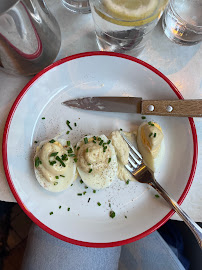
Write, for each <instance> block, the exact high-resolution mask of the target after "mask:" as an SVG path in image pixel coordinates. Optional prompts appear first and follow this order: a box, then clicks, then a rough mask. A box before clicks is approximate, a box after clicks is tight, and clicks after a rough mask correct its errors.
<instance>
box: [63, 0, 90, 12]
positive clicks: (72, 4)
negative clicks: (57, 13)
mask: <svg viewBox="0 0 202 270" xmlns="http://www.w3.org/2000/svg"><path fill="white" fill-rule="evenodd" d="M62 3H63V5H64V6H65V7H66V8H68V9H69V10H70V11H72V12H75V13H83V14H85V13H89V12H90V5H89V1H88V0H62Z"/></svg>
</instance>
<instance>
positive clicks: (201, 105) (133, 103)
mask: <svg viewBox="0 0 202 270" xmlns="http://www.w3.org/2000/svg"><path fill="white" fill-rule="evenodd" d="M62 105H65V106H68V107H72V108H78V109H83V110H91V111H105V112H119V113H141V114H144V115H161V116H181V117H202V100H201V99H194V100H184V99H178V100H142V98H141V97H85V98H78V99H71V100H66V101H64V102H62Z"/></svg>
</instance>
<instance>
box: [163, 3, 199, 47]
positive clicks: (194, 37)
mask: <svg viewBox="0 0 202 270" xmlns="http://www.w3.org/2000/svg"><path fill="white" fill-rule="evenodd" d="M162 26H163V29H164V33H165V34H166V36H167V37H168V38H169V39H170V40H172V41H174V42H175V43H178V44H180V45H194V44H197V43H199V42H201V41H202V0H170V3H169V5H168V7H167V8H166V10H165V13H164V15H163V18H162Z"/></svg>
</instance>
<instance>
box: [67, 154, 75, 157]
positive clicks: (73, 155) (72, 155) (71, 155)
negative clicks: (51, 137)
mask: <svg viewBox="0 0 202 270" xmlns="http://www.w3.org/2000/svg"><path fill="white" fill-rule="evenodd" d="M68 156H69V157H75V156H76V155H75V154H69V155H68Z"/></svg>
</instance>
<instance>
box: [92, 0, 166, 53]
mask: <svg viewBox="0 0 202 270" xmlns="http://www.w3.org/2000/svg"><path fill="white" fill-rule="evenodd" d="M136 1H137V0H134V2H133V3H132V5H134V3H135V2H136ZM141 1H142V3H141ZM141 1H137V2H138V3H141V6H140V8H139V9H138V8H137V9H136V10H134V12H135V15H134V13H133V14H132V12H133V11H131V9H130V3H131V1H128V3H127V0H123V1H113V0H90V6H91V12H92V15H93V20H94V26H95V33H96V38H97V44H98V47H99V49H100V50H101V51H112V52H119V53H128V52H130V51H132V54H133V56H137V55H139V54H140V53H141V52H142V50H143V49H144V47H145V45H146V42H147V40H148V39H149V37H150V35H151V33H152V30H153V29H154V27H155V26H156V24H157V23H158V21H159V19H160V17H161V15H162V13H163V11H164V9H165V6H166V4H167V2H168V1H167V0H151V1H148V3H149V4H148V5H149V6H148V5H146V6H145V1H144V0H141ZM117 2H118V3H120V2H123V5H127V4H129V8H128V10H127V12H128V14H124V7H123V8H122V6H119V7H118V9H117V7H116V3H117ZM110 3H112V4H110ZM114 3H115V5H114ZM121 5H122V4H121ZM113 6H114V10H113ZM140 9H141V10H140ZM117 10H118V12H117ZM140 12H141V14H140ZM131 14H132V15H131Z"/></svg>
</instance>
